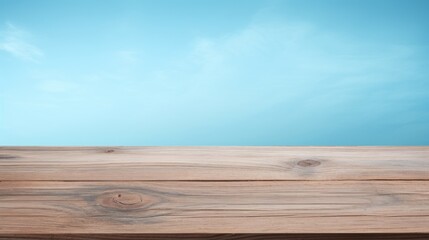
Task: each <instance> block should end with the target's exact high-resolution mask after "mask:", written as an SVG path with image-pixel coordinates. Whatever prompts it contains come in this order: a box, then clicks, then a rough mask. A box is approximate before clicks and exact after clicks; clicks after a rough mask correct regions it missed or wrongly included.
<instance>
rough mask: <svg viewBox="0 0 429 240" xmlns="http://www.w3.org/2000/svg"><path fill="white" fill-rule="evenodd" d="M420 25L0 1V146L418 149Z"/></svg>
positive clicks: (417, 4)
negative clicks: (300, 146) (213, 146)
mask: <svg viewBox="0 0 429 240" xmlns="http://www.w3.org/2000/svg"><path fill="white" fill-rule="evenodd" d="M428 11H429V1H424V0H422V1H416V0H414V1H406V0H403V1H397V0H396V1H395V0H386V1H381V0H347V1H344V0H336V1H333V0H313V1H309V0H307V1H306V0H299V1H251V0H233V1H231V0H180V1H179V0H151V1H119V0H118V1H109V0H107V1H101V0H100V1H91V0H85V1H79V0H73V1H71V0H69V1H65V0H61V1H58V0H55V1H54V0H52V1H46V0H43V1H30V0H27V1H24V0H0V145H429V51H428V43H429V14H427V12H428Z"/></svg>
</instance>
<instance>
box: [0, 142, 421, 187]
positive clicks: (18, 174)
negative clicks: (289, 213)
mask: <svg viewBox="0 0 429 240" xmlns="http://www.w3.org/2000/svg"><path fill="white" fill-rule="evenodd" d="M374 179H379V180H389V179H395V180H429V147H0V181H1V180H77V181H95V180H97V181H98V180H103V181H112V180H115V181H116V180H120V181H123V180H154V181H159V180H179V181H180V180H223V181H224V180H374Z"/></svg>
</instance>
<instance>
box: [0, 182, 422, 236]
mask: <svg viewBox="0 0 429 240" xmlns="http://www.w3.org/2000/svg"><path fill="white" fill-rule="evenodd" d="M428 226H429V187H428V184H427V181H252V182H246V181H244V182H235V181H232V182H229V181H228V182H196V181H192V182H184V181H181V182H177V181H171V182H170V181H164V182H40V181H37V182H30V181H21V182H1V183H0V233H2V234H19V233H27V234H43V233H44V234H46V233H50V234H70V233H75V234H85V233H92V234H109V233H111V234H125V233H128V234H129V233H152V234H153V233H182V234H186V233H206V234H207V233H255V234H256V233H259V234H260V233H362V232H365V233H429V228H428Z"/></svg>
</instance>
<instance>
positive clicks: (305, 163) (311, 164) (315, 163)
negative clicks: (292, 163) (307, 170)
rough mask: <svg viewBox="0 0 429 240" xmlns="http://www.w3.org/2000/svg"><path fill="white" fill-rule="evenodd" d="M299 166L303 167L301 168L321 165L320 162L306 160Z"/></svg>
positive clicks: (300, 162)
mask: <svg viewBox="0 0 429 240" xmlns="http://www.w3.org/2000/svg"><path fill="white" fill-rule="evenodd" d="M297 164H298V166H301V167H316V166H319V165H320V164H321V163H320V161H317V160H313V159H305V160H301V161H299V162H298V163H297Z"/></svg>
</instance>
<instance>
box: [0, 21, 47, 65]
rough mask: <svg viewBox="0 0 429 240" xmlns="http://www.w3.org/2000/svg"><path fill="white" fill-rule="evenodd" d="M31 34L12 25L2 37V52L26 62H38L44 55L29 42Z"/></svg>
mask: <svg viewBox="0 0 429 240" xmlns="http://www.w3.org/2000/svg"><path fill="white" fill-rule="evenodd" d="M30 38H31V36H30V34H29V33H28V32H26V31H24V30H22V29H20V28H18V27H16V26H15V25H13V24H11V23H6V28H5V30H4V31H2V32H1V35H0V50H1V51H4V52H7V53H9V54H11V55H13V56H14V57H16V58H19V59H21V60H24V61H32V62H38V61H39V60H40V58H41V57H43V55H44V53H43V51H42V50H40V49H39V48H38V47H36V46H34V45H33V44H31V43H30V42H29V39H30Z"/></svg>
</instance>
